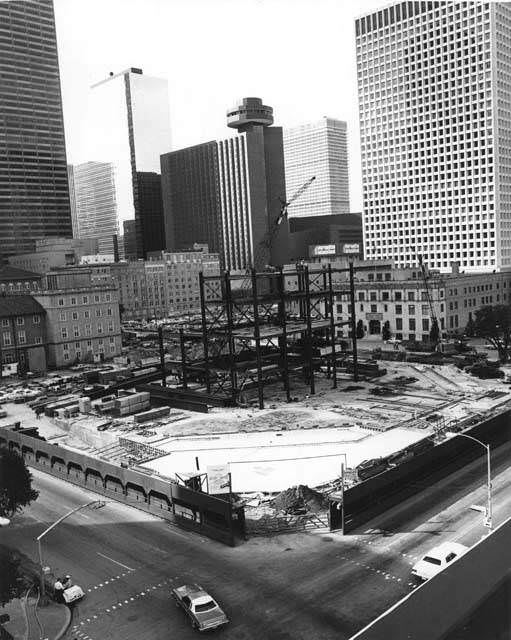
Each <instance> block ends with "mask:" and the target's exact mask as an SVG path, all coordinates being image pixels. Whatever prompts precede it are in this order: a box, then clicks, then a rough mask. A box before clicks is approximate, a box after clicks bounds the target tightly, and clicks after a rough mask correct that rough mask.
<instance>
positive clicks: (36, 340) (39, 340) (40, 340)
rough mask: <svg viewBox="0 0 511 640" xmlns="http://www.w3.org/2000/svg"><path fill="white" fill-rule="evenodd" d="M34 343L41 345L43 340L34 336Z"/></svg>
mask: <svg viewBox="0 0 511 640" xmlns="http://www.w3.org/2000/svg"><path fill="white" fill-rule="evenodd" d="M35 343H36V344H42V343H43V339H42V338H41V336H36V339H35Z"/></svg>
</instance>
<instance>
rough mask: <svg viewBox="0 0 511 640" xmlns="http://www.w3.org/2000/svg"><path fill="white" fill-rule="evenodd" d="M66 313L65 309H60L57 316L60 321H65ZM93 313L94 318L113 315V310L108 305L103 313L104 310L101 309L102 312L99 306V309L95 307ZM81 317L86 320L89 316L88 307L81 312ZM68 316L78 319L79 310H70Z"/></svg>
mask: <svg viewBox="0 0 511 640" xmlns="http://www.w3.org/2000/svg"><path fill="white" fill-rule="evenodd" d="M67 313H68V312H66V311H61V312H60V316H59V318H60V321H61V322H65V321H66V320H67V318H68V315H67ZM95 315H96V318H101V316H102V315H107V316H110V317H112V316H113V310H112V307H108V308H107V310H106V314H105V313H104V310H103V312H102V310H101V308H100V309H96V311H95ZM83 317H84V319H85V320H88V319H89V318H90V317H91V312H90V309H86V310H85V311H84V312H83ZM69 318H70V319H71V320H78V319H79V318H80V312H79V311H71V312H70V313H69Z"/></svg>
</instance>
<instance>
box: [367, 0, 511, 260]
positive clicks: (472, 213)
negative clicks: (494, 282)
mask: <svg viewBox="0 0 511 640" xmlns="http://www.w3.org/2000/svg"><path fill="white" fill-rule="evenodd" d="M356 46H357V68H358V93H359V108H360V138H361V154H362V179H363V208H364V251H365V256H366V257H367V258H369V259H374V258H383V259H393V260H395V262H396V265H397V266H398V267H404V266H406V265H408V264H414V263H416V261H417V255H422V256H423V259H424V261H425V263H426V264H427V265H428V266H429V267H430V268H434V269H440V270H441V271H448V270H449V269H450V265H451V263H452V262H458V263H459V264H460V267H461V269H462V270H464V271H493V270H494V269H497V270H498V269H501V268H507V267H511V5H509V4H507V3H490V2H399V3H397V4H394V5H392V6H390V7H387V8H384V9H381V10H380V11H377V12H375V13H371V14H368V15H366V16H364V17H361V18H359V19H358V20H357V21H356Z"/></svg>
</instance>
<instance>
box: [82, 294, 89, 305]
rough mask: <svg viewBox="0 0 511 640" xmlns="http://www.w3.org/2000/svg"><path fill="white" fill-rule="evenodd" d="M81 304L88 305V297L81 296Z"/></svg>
mask: <svg viewBox="0 0 511 640" xmlns="http://www.w3.org/2000/svg"><path fill="white" fill-rule="evenodd" d="M82 302H83V304H89V296H82Z"/></svg>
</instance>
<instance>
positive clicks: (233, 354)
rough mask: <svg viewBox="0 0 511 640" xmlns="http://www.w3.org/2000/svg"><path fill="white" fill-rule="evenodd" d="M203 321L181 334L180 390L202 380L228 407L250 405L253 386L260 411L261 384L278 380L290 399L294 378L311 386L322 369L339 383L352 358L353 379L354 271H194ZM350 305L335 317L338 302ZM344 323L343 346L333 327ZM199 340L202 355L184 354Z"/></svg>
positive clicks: (298, 268)
mask: <svg viewBox="0 0 511 640" xmlns="http://www.w3.org/2000/svg"><path fill="white" fill-rule="evenodd" d="M199 284H200V301H201V324H200V327H197V329H199V330H195V331H191V332H181V335H180V344H181V371H182V385H183V389H185V390H186V389H187V387H188V384H189V381H190V380H200V381H201V383H203V384H204V385H205V387H206V392H207V394H208V395H209V396H210V397H211V396H215V397H217V396H220V397H223V398H225V399H226V400H229V401H230V402H232V403H233V404H237V405H244V404H246V403H247V393H248V392H250V390H253V389H257V395H258V401H259V408H261V409H263V408H264V388H265V386H267V385H269V384H275V383H281V384H282V385H283V388H284V390H285V393H286V398H287V401H288V402H291V379H292V377H293V376H301V377H302V379H304V380H305V381H306V383H307V384H308V385H309V386H310V393H311V394H314V393H315V390H316V375H317V372H318V371H320V370H325V369H326V373H327V377H329V378H331V379H332V384H333V388H336V387H337V379H338V372H339V368H340V367H343V366H344V367H345V365H346V363H347V361H348V360H349V362H350V365H351V366H352V369H353V377H354V380H355V381H356V380H357V379H358V367H357V345H356V320H355V313H354V310H355V289H354V268H353V264H350V265H349V268H333V267H332V266H331V265H296V267H294V268H290V269H288V268H285V269H284V268H280V269H276V270H274V271H265V272H262V273H261V272H257V271H256V270H254V269H252V270H251V271H250V275H249V276H248V277H247V273H231V272H229V271H226V272H225V273H223V274H219V275H204V274H203V273H200V274H199ZM342 300H345V301H347V302H348V304H349V308H350V317H349V320H345V321H337V320H336V314H335V307H334V305H335V303H336V302H337V301H342ZM345 325H348V327H349V329H348V331H349V334H350V337H351V342H352V349H351V350H346V349H341V342H340V340H339V336H338V328H339V327H342V326H345ZM193 341H195V342H196V341H201V342H202V352H203V353H202V354H201V356H202V357H200V358H198V359H194V358H189V357H188V355H187V350H186V349H185V344H186V343H191V342H193ZM346 344H347V343H345V345H344V346H346Z"/></svg>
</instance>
